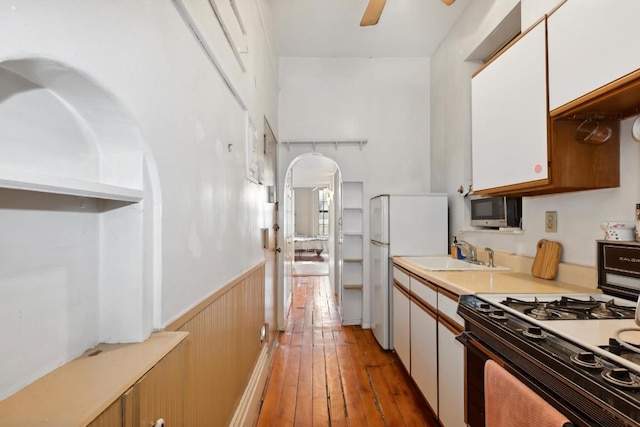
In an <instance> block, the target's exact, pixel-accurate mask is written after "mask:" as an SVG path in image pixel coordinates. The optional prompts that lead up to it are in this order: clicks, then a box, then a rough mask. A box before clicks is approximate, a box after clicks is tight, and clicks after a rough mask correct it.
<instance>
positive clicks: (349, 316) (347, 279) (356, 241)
mask: <svg viewBox="0 0 640 427" xmlns="http://www.w3.org/2000/svg"><path fill="white" fill-rule="evenodd" d="M362 188H363V185H362V182H356V181H353V182H343V183H342V240H343V241H342V313H341V315H342V323H343V324H345V325H359V324H361V323H362V287H363V280H364V278H363V228H364V226H363V215H364V213H363V200H362V198H363V191H362Z"/></svg>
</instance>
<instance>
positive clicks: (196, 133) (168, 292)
mask: <svg viewBox="0 0 640 427" xmlns="http://www.w3.org/2000/svg"><path fill="white" fill-rule="evenodd" d="M240 8H241V12H242V13H243V17H244V22H245V25H246V27H247V32H248V35H247V38H248V41H249V46H250V49H249V52H250V53H249V54H248V56H249V58H248V60H247V63H248V66H249V68H248V71H247V73H246V76H245V77H246V79H247V81H250V82H251V85H250V87H251V90H249V91H247V93H246V95H245V97H246V98H245V99H242V104H244V105H247V106H248V108H249V112H250V115H251V117H252V118H253V120H254V123H255V125H256V127H257V129H258V134H259V135H260V134H261V133H262V126H263V120H262V116H263V115H266V117H267V119H268V120H269V122H270V123H271V124H272V125H273V126H274V131H276V134H277V128H276V125H277V123H278V116H277V73H278V71H277V66H278V64H277V60H276V59H275V58H273V57H271V56H270V55H271V47H270V46H269V38H268V37H265V34H264V29H263V28H267V31H268V28H269V25H270V18H269V10H268V2H267V1H266V0H258V1H256V2H241V5H240ZM259 11H260V12H262V13H259ZM0 38H1V39H2V40H11V43H3V44H1V45H0V63H1V62H2V61H5V60H7V59H15V58H22V57H44V58H50V59H52V60H55V61H58V62H59V63H62V64H65V65H66V66H67V67H69V68H70V69H74V70H77V71H78V72H79V73H82V74H84V75H86V76H88V77H89V78H90V79H91V80H92V81H94V82H95V83H96V85H98V86H100V87H102V88H103V89H104V90H105V91H106V92H107V93H108V94H109V95H111V96H112V97H113V98H114V99H115V100H116V101H117V102H118V104H119V105H121V106H122V109H123V111H124V112H126V113H127V114H128V115H129V116H130V117H131V119H132V121H133V123H134V124H135V126H136V128H137V130H136V132H139V133H140V136H141V138H142V140H143V141H144V144H145V155H146V156H148V157H149V159H150V160H151V164H152V165H153V166H155V168H156V170H157V175H154V174H153V171H151V172H149V173H150V174H151V175H153V176H152V177H151V180H152V181H154V185H155V186H156V193H155V194H153V201H154V203H155V204H154V203H151V199H152V197H151V196H152V195H151V194H150V193H149V192H150V185H148V186H147V187H146V188H145V189H144V191H145V199H146V201H147V202H148V204H145V214H144V215H145V217H144V218H145V221H147V220H149V219H153V220H154V221H157V222H158V227H157V229H156V230H151V232H153V233H156V237H155V238H154V239H145V245H146V247H145V248H144V250H145V261H148V262H149V263H150V266H149V267H150V268H147V269H146V270H145V272H144V274H145V278H147V277H150V276H154V277H155V278H156V279H157V281H158V283H159V289H156V290H155V291H156V292H155V293H154V292H153V290H150V289H147V288H145V289H144V298H145V301H144V302H143V304H144V307H140V309H141V310H148V309H149V308H148V302H149V301H150V300H153V299H155V298H158V296H159V295H160V297H161V300H158V301H157V302H158V308H159V309H160V312H159V313H156V316H157V319H158V320H157V322H158V323H159V325H160V326H162V325H166V324H167V323H169V322H170V321H171V320H172V319H175V318H177V317H178V316H179V315H180V314H182V313H184V312H185V311H187V310H188V309H189V308H191V307H192V306H194V305H195V304H197V303H198V302H200V301H201V300H202V299H203V298H205V297H206V296H208V295H210V294H212V293H213V292H215V291H216V290H218V289H220V288H221V287H222V286H224V285H225V284H227V283H228V282H229V281H230V280H232V279H233V278H235V277H237V276H239V275H240V274H242V273H243V272H244V271H246V270H248V269H249V268H251V267H253V266H255V265H256V264H257V263H259V262H261V261H262V260H263V259H264V256H263V250H262V240H261V233H260V230H261V228H262V227H265V226H269V225H267V224H264V221H265V220H264V215H263V209H264V204H265V203H266V200H267V197H266V190H265V188H264V187H263V186H260V185H258V184H256V183H253V182H250V181H248V180H247V179H246V174H245V148H244V145H245V113H244V111H243V109H242V107H241V103H240V102H239V101H238V99H236V98H234V96H232V94H231V92H230V90H229V88H228V87H227V86H226V84H225V82H224V81H223V80H222V79H221V77H220V75H219V73H218V72H217V71H216V69H215V68H214V67H213V65H212V63H211V61H210V60H209V58H207V57H206V56H205V54H204V51H203V49H202V47H201V46H200V45H199V44H198V42H197V40H196V39H195V37H194V36H193V34H192V33H191V32H190V30H189V28H188V27H187V25H186V24H185V22H184V21H183V19H182V17H181V16H180V15H179V13H178V12H177V10H176V8H175V7H174V4H173V2H172V1H170V0H163V1H144V0H116V1H110V2H104V1H99V0H86V1H83V2H80V3H78V2H75V1H71V0H61V1H58V2H55V4H54V3H52V2H49V1H45V0H41V1H31V2H27V3H25V2H20V3H16V2H2V4H0ZM224 65H225V64H223V66H224ZM103 124H104V123H103ZM106 124H107V125H111V126H129V124H128V123H120V122H107V123H106ZM0 149H2V145H0ZM145 183H146V184H149V178H148V177H147V179H146V180H145ZM71 199H73V198H71ZM80 202H81V200H80V199H77V202H76V201H75V200H74V201H73V203H72V205H75V204H76V203H80ZM74 209H77V208H74ZM149 212H153V215H151V214H149ZM3 215H4V216H5V217H10V218H12V219H13V220H15V224H12V228H14V229H15V230H23V231H24V235H25V236H27V237H28V238H29V239H31V242H32V246H37V244H38V242H40V243H43V244H48V240H42V241H40V240H38V239H37V238H36V237H34V233H37V232H38V230H39V229H43V230H44V232H43V233H42V234H44V235H45V239H49V237H51V239H54V240H56V238H55V233H53V232H50V229H49V227H52V226H55V224H56V221H59V220H58V219H55V220H54V216H55V217H56V218H57V216H60V217H61V219H60V221H67V219H65V218H68V221H74V222H75V221H76V218H77V219H78V220H82V219H84V218H88V217H86V216H84V214H83V213H76V212H75V211H73V212H69V213H67V212H63V213H61V214H60V215H56V214H52V213H50V212H40V211H38V212H34V213H33V215H29V216H24V217H20V218H16V216H15V215H12V213H11V212H7V213H5V214H3ZM47 215H48V216H47ZM150 215H151V216H150ZM92 221H93V222H92ZM95 222H97V218H93V219H90V220H89V223H88V224H86V227H87V228H88V230H87V236H85V240H86V239H88V240H90V242H89V243H91V241H92V240H91V239H94V240H95V239H96V238H98V237H96V236H97V235H98V234H97V230H98V225H96V224H95ZM3 223H4V222H3ZM92 224H93V225H92ZM146 225H147V224H145V230H147V227H146ZM84 226H85V225H83V222H81V221H78V222H77V225H76V226H74V228H73V229H69V230H73V232H74V233H76V232H80V231H79V230H78V229H79V228H81V227H84ZM28 227H30V228H31V229H32V230H34V231H33V232H32V233H31V234H29V231H28V230H27V228H28ZM69 230H67V231H69ZM2 235H3V236H7V235H5V234H4V233H3V234H2ZM63 237H64V238H68V237H72V236H66V235H65V236H62V237H61V238H60V239H59V242H58V243H57V244H60V245H64V244H65V241H64V240H63ZM154 242H155V243H161V244H162V246H161V248H162V251H161V252H160V253H159V256H158V257H157V259H154V257H149V256H148V254H150V253H152V252H153V250H154V248H153V247H152V244H153V243H154ZM89 243H86V244H85V243H82V245H78V246H76V249H74V250H79V249H80V248H81V247H82V246H83V245H84V246H86V245H88V244H89ZM94 243H95V242H94ZM55 244H56V242H51V245H55ZM70 244H75V243H74V242H71V243H70ZM91 244H92V245H93V243H91ZM94 246H98V244H97V243H95V245H94ZM91 253H92V254H93V255H86V256H94V255H95V259H97V258H98V254H97V253H96V251H93V252H91ZM25 258H26V260H21V261H20V264H19V265H20V269H21V270H22V271H21V272H20V274H21V276H22V278H23V279H24V280H22V281H21V282H20V283H16V282H15V281H12V280H11V279H10V277H11V276H10V270H11V269H15V268H17V266H16V265H15V263H14V262H13V261H15V260H12V259H11V258H10V259H6V258H5V259H3V260H0V271H4V272H7V274H6V275H5V274H3V275H2V276H0V300H2V301H3V303H9V304H10V303H11V301H12V300H11V298H12V297H11V296H12V295H13V294H14V292H15V291H16V290H17V289H18V286H21V287H22V288H23V289H27V288H29V289H31V295H32V298H33V302H32V303H27V304H26V308H27V310H28V311H29V312H33V311H40V306H41V305H42V303H43V299H44V298H45V295H46V298H47V299H48V300H50V301H58V300H61V301H63V302H64V304H59V305H57V306H58V307H62V308H60V310H62V312H61V313H60V312H58V313H57V315H58V317H60V318H65V317H68V322H69V325H67V328H66V329H65V330H60V329H59V328H58V329H57V330H56V331H49V330H47V328H45V327H43V326H45V325H46V323H47V317H46V316H45V315H44V313H40V314H37V313H36V314H37V315H33V316H31V317H29V318H28V319H27V318H22V317H21V318H20V319H19V320H20V321H23V323H20V324H19V322H17V321H16V323H15V324H16V325H19V327H18V326H16V328H15V329H13V330H11V331H7V332H8V333H11V334H15V335H16V337H17V338H16V339H17V340H20V342H21V343H22V344H24V345H21V346H17V345H16V346H13V345H11V344H8V345H6V346H3V350H2V351H1V352H0V365H3V366H6V365H7V364H8V363H9V361H10V360H14V359H18V360H19V361H20V363H22V364H24V366H25V370H26V371H29V372H31V373H32V374H31V375H30V376H29V377H21V378H18V379H17V380H16V379H15V378H12V381H11V383H10V384H8V383H4V382H3V383H0V398H1V397H2V396H4V395H6V394H7V393H10V392H12V391H15V390H16V389H17V388H18V387H20V386H22V385H24V384H26V383H28V382H30V381H32V380H34V379H35V378H37V376H38V375H39V374H41V373H42V370H43V364H44V363H45V362H43V361H42V359H49V360H53V359H55V360H56V361H57V362H56V363H58V364H59V363H63V362H64V361H66V360H69V359H70V358H72V357H75V356H77V355H78V354H79V353H80V352H82V351H83V350H84V349H85V348H86V347H87V346H89V345H93V344H95V343H96V342H97V340H98V336H97V335H96V334H97V333H96V332H95V331H93V332H92V329H93V324H94V323H93V322H94V321H96V320H97V319H91V321H90V322H89V321H83V320H82V319H80V318H78V317H77V316H74V317H69V316H67V315H68V314H70V313H72V308H71V304H73V303H76V302H78V303H80V304H85V303H87V304H89V307H94V308H96V312H97V307H98V305H99V302H98V301H97V299H98V298H99V297H98V294H97V292H96V290H95V288H92V286H93V284H92V283H91V282H92V279H91V277H88V278H87V277H81V278H80V279H78V277H74V281H73V283H74V284H76V283H78V282H79V281H80V282H86V286H87V287H86V289H65V285H67V284H69V283H71V281H70V277H72V276H77V274H75V273H74V270H78V269H80V267H81V266H82V265H83V264H85V263H87V260H85V259H84V258H83V257H82V256H78V257H75V258H72V259H71V261H72V262H70V260H69V259H68V258H65V260H63V261H59V260H57V259H55V257H51V265H48V267H47V269H42V268H40V267H41V266H40V264H41V263H40V262H39V261H38V260H37V259H36V257H33V259H31V260H29V259H28V258H29V254H28V253H25ZM95 259H92V261H95ZM149 259H150V260H149ZM67 264H70V265H67ZM146 267H147V266H146ZM146 267H145V268H146ZM48 272H58V273H57V274H56V275H54V276H51V275H50V274H49V273H48ZM145 280H146V279H145ZM23 282H24V283H23ZM58 282H60V283H59V286H58ZM7 297H8V298H9V299H6V298H7ZM91 299H93V301H91V302H89V300H91ZM65 304H66V305H67V308H64V307H65ZM14 314H15V316H22V315H23V314H26V313H14ZM10 320H15V319H10ZM12 324H13V323H12ZM45 335H46V336H47V337H46V338H47V339H48V340H49V341H52V342H53V344H52V345H43V343H44V341H43V338H44V337H45ZM87 335H89V336H87ZM3 336H5V337H6V336H7V335H6V334H3ZM5 344H7V343H6V342H5ZM59 348H64V349H71V350H70V351H68V353H66V354H65V355H64V360H60V359H59V358H57V356H56V354H52V352H55V351H57V349H59ZM35 352H37V353H40V355H42V356H43V357H42V358H40V360H35V359H33V358H30V357H27V355H28V354H31V353H35ZM46 369H50V367H47V368H46Z"/></svg>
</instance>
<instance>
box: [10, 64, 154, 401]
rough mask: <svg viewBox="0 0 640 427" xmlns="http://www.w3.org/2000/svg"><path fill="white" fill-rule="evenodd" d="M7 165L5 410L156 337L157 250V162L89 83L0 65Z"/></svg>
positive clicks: (60, 73)
mask: <svg viewBox="0 0 640 427" xmlns="http://www.w3.org/2000/svg"><path fill="white" fill-rule="evenodd" d="M0 153H1V155H0V223H2V227H1V230H0V301H1V302H0V334H1V335H2V336H3V337H5V338H6V339H7V341H6V342H5V346H3V347H4V348H5V349H7V350H3V351H1V352H0V378H3V381H2V383H1V384H0V399H2V398H3V397H5V396H7V395H9V394H11V393H13V392H14V391H17V390H18V389H20V388H21V387H23V386H25V385H26V384H28V383H30V382H32V381H34V380H35V379H37V378H39V377H40V376H42V375H44V374H46V373H47V372H49V371H51V370H52V369H55V368H56V367H58V366H60V365H61V364H63V363H66V362H67V361H69V360H71V359H73V358H75V357H77V356H78V355H80V354H82V352H84V351H85V350H86V349H87V348H90V347H93V346H94V345H96V344H97V343H99V342H135V341H141V340H144V339H145V338H147V337H148V336H149V334H150V333H151V331H152V329H153V327H154V326H158V325H154V319H155V318H158V317H159V315H158V313H156V312H155V311H154V310H155V308H156V307H159V306H160V304H159V302H158V301H157V299H158V298H159V295H158V294H159V288H160V287H159V286H158V285H157V284H154V283H153V281H154V280H156V281H157V280H159V278H158V277H157V276H158V275H159V273H158V271H159V268H158V266H156V265H155V264H157V263H159V262H160V261H159V259H158V258H159V257H157V256H153V254H154V253H158V251H160V250H161V247H159V242H160V240H161V239H160V236H159V235H158V230H159V227H156V226H155V225H154V224H155V221H157V218H156V217H159V214H157V206H155V205H152V204H151V202H152V201H153V200H155V201H156V204H157V203H159V199H160V194H159V191H158V190H157V188H158V178H157V174H156V173H155V165H154V162H153V158H152V156H151V155H150V153H149V151H148V150H146V149H145V144H144V141H143V139H142V137H141V134H140V131H139V129H138V126H137V124H136V123H135V121H134V120H133V119H132V118H131V116H130V115H129V114H128V113H127V111H126V109H125V108H124V107H123V106H122V105H121V104H120V103H119V102H118V101H117V99H116V97H115V96H114V95H113V94H112V93H111V92H110V91H109V90H107V89H105V88H104V87H102V86H101V85H100V84H98V83H97V82H96V81H95V80H93V79H91V78H90V77H89V76H87V75H86V74H84V73H83V72H81V71H79V70H77V69H74V68H73V67H71V66H69V65H66V64H62V63H60V62H57V61H53V60H50V59H45V58H20V59H8V60H5V61H0ZM143 195H144V196H145V202H144V203H146V204H147V206H148V209H146V210H145V209H143ZM145 247H147V248H148V249H149V251H148V254H147V256H145V255H144V254H145V251H144V249H145Z"/></svg>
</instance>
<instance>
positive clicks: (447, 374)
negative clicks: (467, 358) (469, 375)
mask: <svg viewBox="0 0 640 427" xmlns="http://www.w3.org/2000/svg"><path fill="white" fill-rule="evenodd" d="M438 358H439V360H440V364H439V370H438V384H439V390H438V392H439V396H438V397H439V402H440V407H439V413H438V417H439V418H440V422H441V423H442V425H444V426H447V427H464V426H465V423H464V410H463V409H462V408H464V407H465V403H464V372H465V371H464V346H463V345H462V343H460V342H458V341H457V340H456V334H454V333H453V332H452V331H451V330H450V329H449V328H447V326H445V325H444V324H442V323H438Z"/></svg>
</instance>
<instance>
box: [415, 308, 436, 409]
mask: <svg viewBox="0 0 640 427" xmlns="http://www.w3.org/2000/svg"><path fill="white" fill-rule="evenodd" d="M436 319H437V313H435V312H433V311H431V310H430V309H429V308H427V307H423V306H421V305H419V304H416V303H415V302H413V301H411V377H412V378H413V381H415V383H416V385H417V386H418V388H419V389H420V391H421V392H422V394H423V396H424V397H425V399H426V400H427V403H429V406H431V409H432V410H433V412H434V413H435V414H436V415H437V414H438V346H437V345H436V343H437V330H438V321H437V320H436Z"/></svg>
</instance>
